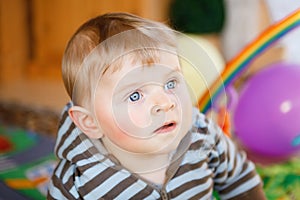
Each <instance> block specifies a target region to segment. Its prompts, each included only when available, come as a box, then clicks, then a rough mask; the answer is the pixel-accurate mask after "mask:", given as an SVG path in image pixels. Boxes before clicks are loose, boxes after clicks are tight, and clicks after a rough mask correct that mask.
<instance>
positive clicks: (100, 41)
mask: <svg viewBox="0 0 300 200" xmlns="http://www.w3.org/2000/svg"><path fill="white" fill-rule="evenodd" d="M175 41H176V40H175V35H174V31H173V30H172V29H170V28H169V27H168V26H166V25H164V24H162V23H159V22H154V21H151V20H147V19H143V18H140V17H138V16H135V15H132V14H128V13H110V14H104V15H101V16H98V17H95V18H93V19H91V20H89V21H87V22H86V23H84V24H83V25H82V26H81V27H80V28H79V29H78V30H77V31H76V32H75V34H74V35H73V36H72V38H71V39H70V41H69V42H68V44H67V47H66V49H65V52H64V56H63V60H62V76H63V81H64V85H65V87H66V90H67V92H68V94H69V96H70V97H71V99H72V101H73V102H74V103H75V104H77V105H83V104H84V103H86V100H90V98H91V97H92V96H91V95H92V92H93V89H95V84H97V81H98V79H99V76H100V75H103V74H104V73H105V72H106V71H107V70H108V68H111V67H112V66H114V67H115V69H114V70H117V69H118V67H120V66H121V62H122V59H120V58H121V57H122V55H124V54H126V53H129V52H133V53H134V57H135V58H134V59H136V60H139V61H140V62H143V63H148V64H149V63H151V62H153V61H156V60H157V59H158V56H157V49H159V48H164V49H173V50H174V49H175V48H176V42H175ZM116 60H118V62H116ZM112 63H113V64H112Z"/></svg>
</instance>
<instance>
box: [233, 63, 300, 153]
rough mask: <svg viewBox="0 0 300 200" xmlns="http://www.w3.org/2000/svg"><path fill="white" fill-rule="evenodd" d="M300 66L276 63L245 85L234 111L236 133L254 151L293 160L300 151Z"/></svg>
mask: <svg viewBox="0 0 300 200" xmlns="http://www.w3.org/2000/svg"><path fill="white" fill-rule="evenodd" d="M299 85H300V66H297V65H295V64H288V63H276V64H272V65H270V66H268V67H267V68H265V69H264V70H261V71H260V72H258V73H257V74H255V75H254V76H252V77H251V78H250V79H249V80H248V81H247V82H246V84H245V85H244V86H243V88H242V90H241V92H240V96H239V100H238V102H237V105H236V107H235V109H234V112H233V124H234V128H235V134H236V136H237V138H238V139H239V140H240V141H241V142H242V144H243V145H244V146H245V147H246V148H247V149H250V150H251V151H252V152H254V153H257V154H259V155H265V156H271V157H282V158H283V157H289V156H291V155H293V154H294V153H296V152H297V151H299V150H300V142H299V137H300V123H299V119H300V93H299V88H298V87H299Z"/></svg>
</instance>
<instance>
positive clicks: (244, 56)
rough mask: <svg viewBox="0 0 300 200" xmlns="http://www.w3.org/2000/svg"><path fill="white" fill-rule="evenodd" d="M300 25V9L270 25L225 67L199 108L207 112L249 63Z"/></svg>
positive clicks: (200, 100)
mask: <svg viewBox="0 0 300 200" xmlns="http://www.w3.org/2000/svg"><path fill="white" fill-rule="evenodd" d="M299 25H300V9H298V10H296V11H295V12H294V13H292V14H291V15H289V16H287V17H286V18H284V19H283V20H281V21H279V22H277V23H275V24H274V25H273V26H270V27H269V28H268V29H267V30H266V31H264V32H263V33H262V34H261V35H259V37H257V38H256V39H255V40H254V41H253V42H251V43H250V44H249V45H248V46H247V47H246V48H244V50H243V51H241V52H240V54H239V55H237V56H236V57H235V58H234V59H233V60H231V61H230V62H229V63H228V64H227V65H226V67H225V70H224V71H223V72H222V74H221V76H220V78H219V79H217V80H216V81H215V82H214V84H213V85H212V87H211V88H210V89H209V90H207V91H206V93H205V94H204V95H203V96H202V97H201V98H200V99H199V101H198V106H199V109H200V110H201V111H202V112H204V113H206V112H207V111H208V110H209V109H210V108H211V107H212V106H213V104H214V102H215V100H216V99H217V98H218V97H219V95H220V94H221V93H224V92H225V87H228V86H229V85H230V84H231V83H232V82H233V81H234V80H235V79H236V78H237V77H238V76H239V75H240V74H241V73H242V72H243V71H244V70H245V69H246V68H247V66H249V65H248V64H249V63H250V62H251V61H252V60H253V59H254V58H256V57H257V56H258V55H260V54H261V53H262V52H263V51H265V50H266V49H267V48H268V47H269V46H270V45H271V44H273V43H274V42H276V41H277V40H278V39H279V38H281V37H282V36H284V35H285V34H286V33H288V32H289V31H291V30H293V29H294V28H296V27H298V26H299Z"/></svg>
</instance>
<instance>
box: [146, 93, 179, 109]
mask: <svg viewBox="0 0 300 200" xmlns="http://www.w3.org/2000/svg"><path fill="white" fill-rule="evenodd" d="M155 99H156V100H155V102H154V103H153V107H152V109H151V113H152V114H159V113H161V112H168V111H169V110H172V109H174V108H175V107H176V103H175V101H174V99H173V98H172V97H171V96H170V95H168V94H166V93H160V95H157V96H156V97H155Z"/></svg>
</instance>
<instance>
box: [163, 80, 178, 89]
mask: <svg viewBox="0 0 300 200" xmlns="http://www.w3.org/2000/svg"><path fill="white" fill-rule="evenodd" d="M175 87H176V81H175V80H171V81H169V82H167V84H166V85H165V90H171V89H174V88H175Z"/></svg>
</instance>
